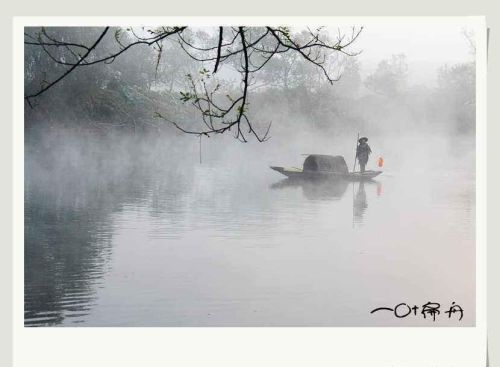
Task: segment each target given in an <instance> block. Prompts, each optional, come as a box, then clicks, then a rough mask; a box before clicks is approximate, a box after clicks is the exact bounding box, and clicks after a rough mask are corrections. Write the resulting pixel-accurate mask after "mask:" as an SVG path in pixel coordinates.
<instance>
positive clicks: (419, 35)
mask: <svg viewBox="0 0 500 367" xmlns="http://www.w3.org/2000/svg"><path fill="white" fill-rule="evenodd" d="M464 29H465V28H464V27H463V26H458V25H446V26H440V27H436V26H434V27H430V26H428V25H426V24H425V23H422V26H421V27H419V26H416V25H414V24H413V25H409V26H402V25H401V24H398V25H397V26H390V25H383V24H381V25H368V26H365V28H364V29H363V32H362V33H361V35H360V37H359V38H358V40H357V41H356V46H355V47H356V48H357V49H361V50H363V52H362V53H361V54H360V55H359V56H358V60H359V61H360V63H361V67H362V72H363V74H367V73H370V72H372V71H373V70H374V69H375V68H376V66H377V64H378V63H379V62H380V61H381V60H383V59H387V58H390V57H391V55H393V54H400V53H403V54H405V55H406V56H407V59H408V63H409V74H410V79H411V81H412V82H415V83H418V82H422V83H424V82H425V83H427V82H433V81H435V75H436V74H435V72H436V70H437V68H439V67H440V66H441V65H443V64H445V63H448V64H455V63H460V62H466V61H469V60H471V58H472V57H473V56H472V55H471V53H470V47H469V42H468V41H467V38H466V37H465V35H464Z"/></svg>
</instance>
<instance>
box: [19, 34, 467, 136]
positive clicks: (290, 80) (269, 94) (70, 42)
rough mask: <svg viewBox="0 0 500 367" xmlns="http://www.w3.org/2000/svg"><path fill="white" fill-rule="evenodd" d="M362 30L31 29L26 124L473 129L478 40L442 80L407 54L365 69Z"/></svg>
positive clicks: (243, 129) (208, 129)
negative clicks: (424, 81)
mask: <svg viewBox="0 0 500 367" xmlns="http://www.w3.org/2000/svg"><path fill="white" fill-rule="evenodd" d="M363 32H366V30H363V29H362V27H353V28H352V29H351V30H347V31H345V32H342V33H341V31H339V32H338V34H336V33H335V32H332V31H331V30H330V31H328V30H327V29H324V28H323V29H317V30H291V29H289V28H286V27H278V28H270V27H262V28H249V27H239V28H234V27H219V28H214V29H191V28H187V27H172V28H160V29H153V28H151V29H147V28H142V29H133V28H109V30H107V32H103V29H102V28H88V27H85V28H81V27H51V28H27V29H26V33H25V43H26V45H25V95H26V96H27V98H26V104H25V115H26V127H28V128H29V127H33V126H41V125H44V126H45V125H49V126H66V127H71V128H76V129H85V130H87V129H88V130H97V131H100V132H109V131H117V130H119V131H131V132H134V133H139V132H151V131H152V132H155V133H156V132H158V131H163V132H165V133H167V134H182V133H186V132H187V133H194V134H204V135H210V134H213V133H215V134H217V133H229V134H233V136H235V137H236V138H238V139H239V140H242V141H246V140H248V139H249V138H254V139H255V138H257V140H259V141H264V140H267V139H268V138H269V137H272V135H273V133H278V132H279V133H280V134H285V135H287V134H288V133H292V132H296V131H298V130H307V131H319V132H331V133H335V132H339V131H343V130H350V131H351V130H359V129H361V130H362V129H364V128H366V127H367V126H370V128H371V129H372V131H373V130H376V131H382V132H383V131H403V130H405V129H431V130H434V129H435V130H439V131H444V132H450V133H461V134H467V133H472V132H474V125H475V64H474V61H473V53H474V50H473V46H471V58H470V59H471V60H470V61H468V62H464V63H461V64H453V65H442V67H441V68H440V69H439V71H438V73H437V75H436V83H435V85H432V86H429V85H419V84H415V83H411V82H410V81H409V80H408V70H409V63H408V60H407V58H406V56H405V55H404V54H394V55H393V56H392V57H391V58H389V59H385V60H382V61H380V62H379V63H378V65H376V67H375V68H374V69H373V72H371V73H370V74H369V75H364V76H363V75H362V72H361V67H362V65H361V64H360V62H359V60H358V58H357V55H358V54H359V53H360V52H362V51H363V50H361V49H359V48H357V46H356V41H357V38H358V37H360V36H362V34H363ZM104 33H105V34H104ZM103 34H104V36H103ZM100 37H101V38H102V39H101V40H100V41H99V43H98V45H97V46H96V47H95V48H93V49H92V47H93V46H94V44H95V42H96V40H98V39H99V38H100ZM469 39H470V38H466V37H464V42H467V40H469ZM89 50H90V51H89ZM84 52H89V56H87V58H85V59H84V58H82V55H83V54H84ZM70 68H71V69H74V70H71V72H70V73H68V74H67V75H65V76H64V78H62V79H61V80H60V81H58V82H57V84H54V85H51V83H53V82H54V81H55V80H57V79H58V78H60V76H61V75H64V74H65V73H67V72H68V69H70ZM47 86H50V88H47ZM44 88H47V90H44ZM40 91H42V92H43V93H40Z"/></svg>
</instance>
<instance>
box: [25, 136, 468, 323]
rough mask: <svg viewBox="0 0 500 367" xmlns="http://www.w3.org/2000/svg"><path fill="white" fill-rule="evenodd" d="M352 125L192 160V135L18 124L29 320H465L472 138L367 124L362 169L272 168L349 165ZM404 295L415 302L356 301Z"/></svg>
mask: <svg viewBox="0 0 500 367" xmlns="http://www.w3.org/2000/svg"><path fill="white" fill-rule="evenodd" d="M354 141H355V136H354V137H353V136H339V137H328V138H327V137H322V138H311V137H309V138H302V137H297V138H296V139H295V140H285V139H282V140H281V141H280V140H278V139H277V140H273V138H272V139H271V140H270V141H268V142H266V143H263V144H259V143H250V144H241V143H238V142H236V141H234V140H233V139H231V138H230V137H221V138H210V139H206V138H204V139H203V140H202V142H201V143H202V163H201V164H200V163H199V150H198V149H199V140H198V138H196V137H192V136H182V137H179V138H178V139H173V138H171V137H170V138H163V137H161V136H148V137H121V138H119V137H115V138H109V137H100V136H94V135H92V134H89V135H87V136H85V137H84V138H82V137H79V138H75V136H74V135H72V134H62V133H61V134H57V133H44V134H38V133H29V132H28V133H27V134H26V139H25V245H24V252H25V270H24V277H25V281H24V284H25V289H24V297H25V310H24V315H25V325H26V326H53V325H59V326H473V325H474V324H475V281H476V279H475V260H476V256H475V253H476V252H475V251H476V248H475V155H474V141H473V139H472V138H450V137H447V136H446V137H445V135H443V136H441V137H440V136H437V135H436V134H434V135H431V134H429V135H423V134H415V135H410V136H406V137H402V136H398V135H396V134H394V135H392V136H384V137H383V138H382V137H381V136H375V135H374V136H370V141H369V144H370V145H371V147H372V150H373V152H374V153H373V155H372V157H371V160H370V162H369V164H368V168H371V169H373V168H375V162H376V159H377V158H378V157H379V156H383V157H384V160H385V166H384V168H383V170H384V173H383V174H382V175H380V176H379V177H377V178H376V179H375V180H373V181H370V182H364V183H359V182H355V183H351V182H340V183H338V182H337V183H335V182H330V183H322V184H315V183H304V184H294V183H293V182H288V181H286V180H283V178H284V176H280V175H279V174H278V173H277V172H274V171H272V170H270V169H269V165H279V166H281V165H283V166H296V167H297V166H299V167H300V165H301V163H302V160H303V159H304V157H303V156H301V154H305V153H323V154H341V155H344V156H345V158H346V160H347V164H348V166H349V167H350V168H351V167H352V163H353V155H354ZM427 302H438V303H440V304H441V313H440V314H439V315H437V317H436V321H433V320H432V317H431V315H430V314H427V315H426V317H425V318H424V315H425V314H422V313H421V312H420V311H421V307H422V305H424V304H426V303H427ZM452 302H455V304H457V305H460V306H461V307H462V308H463V310H464V314H463V319H462V320H461V321H459V320H458V319H459V316H458V313H454V314H450V315H448V314H446V313H445V312H444V311H446V310H448V309H449V308H450V306H451V305H452ZM400 303H407V304H408V305H410V306H412V307H413V306H414V305H417V306H419V307H420V308H419V310H418V312H416V314H413V313H412V314H410V315H408V316H407V317H401V318H398V317H395V315H394V313H393V312H391V311H388V310H381V311H378V312H375V313H370V311H372V310H373V309H375V308H378V307H388V308H394V307H395V306H396V305H398V304H400ZM400 310H401V309H400ZM449 316H451V317H449Z"/></svg>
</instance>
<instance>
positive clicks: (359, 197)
mask: <svg viewBox="0 0 500 367" xmlns="http://www.w3.org/2000/svg"><path fill="white" fill-rule="evenodd" d="M353 206H354V207H353V211H354V217H355V218H357V219H360V220H362V219H363V215H364V214H365V211H366V208H368V201H367V200H366V191H365V183H364V181H360V183H359V186H358V192H356V197H355V198H354V203H353Z"/></svg>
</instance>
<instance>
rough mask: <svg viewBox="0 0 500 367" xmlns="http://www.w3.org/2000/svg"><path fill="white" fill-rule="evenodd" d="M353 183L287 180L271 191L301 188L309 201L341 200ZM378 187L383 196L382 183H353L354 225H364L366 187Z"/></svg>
mask: <svg viewBox="0 0 500 367" xmlns="http://www.w3.org/2000/svg"><path fill="white" fill-rule="evenodd" d="M349 184H351V182H349V181H346V180H298V179H290V178H286V179H284V180H281V181H279V182H276V183H274V184H272V185H271V186H270V187H271V189H284V188H289V187H301V188H302V193H303V194H304V197H305V198H306V199H308V200H340V199H341V198H342V197H343V196H344V195H345V193H346V191H347V187H348V186H349ZM370 185H374V186H376V194H377V196H380V195H381V194H382V183H381V182H379V181H375V180H362V181H359V182H357V183H354V182H353V183H352V196H353V197H352V214H353V225H354V224H362V223H363V220H364V216H365V213H366V210H367V209H368V199H367V195H366V189H365V187H366V186H370Z"/></svg>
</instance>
